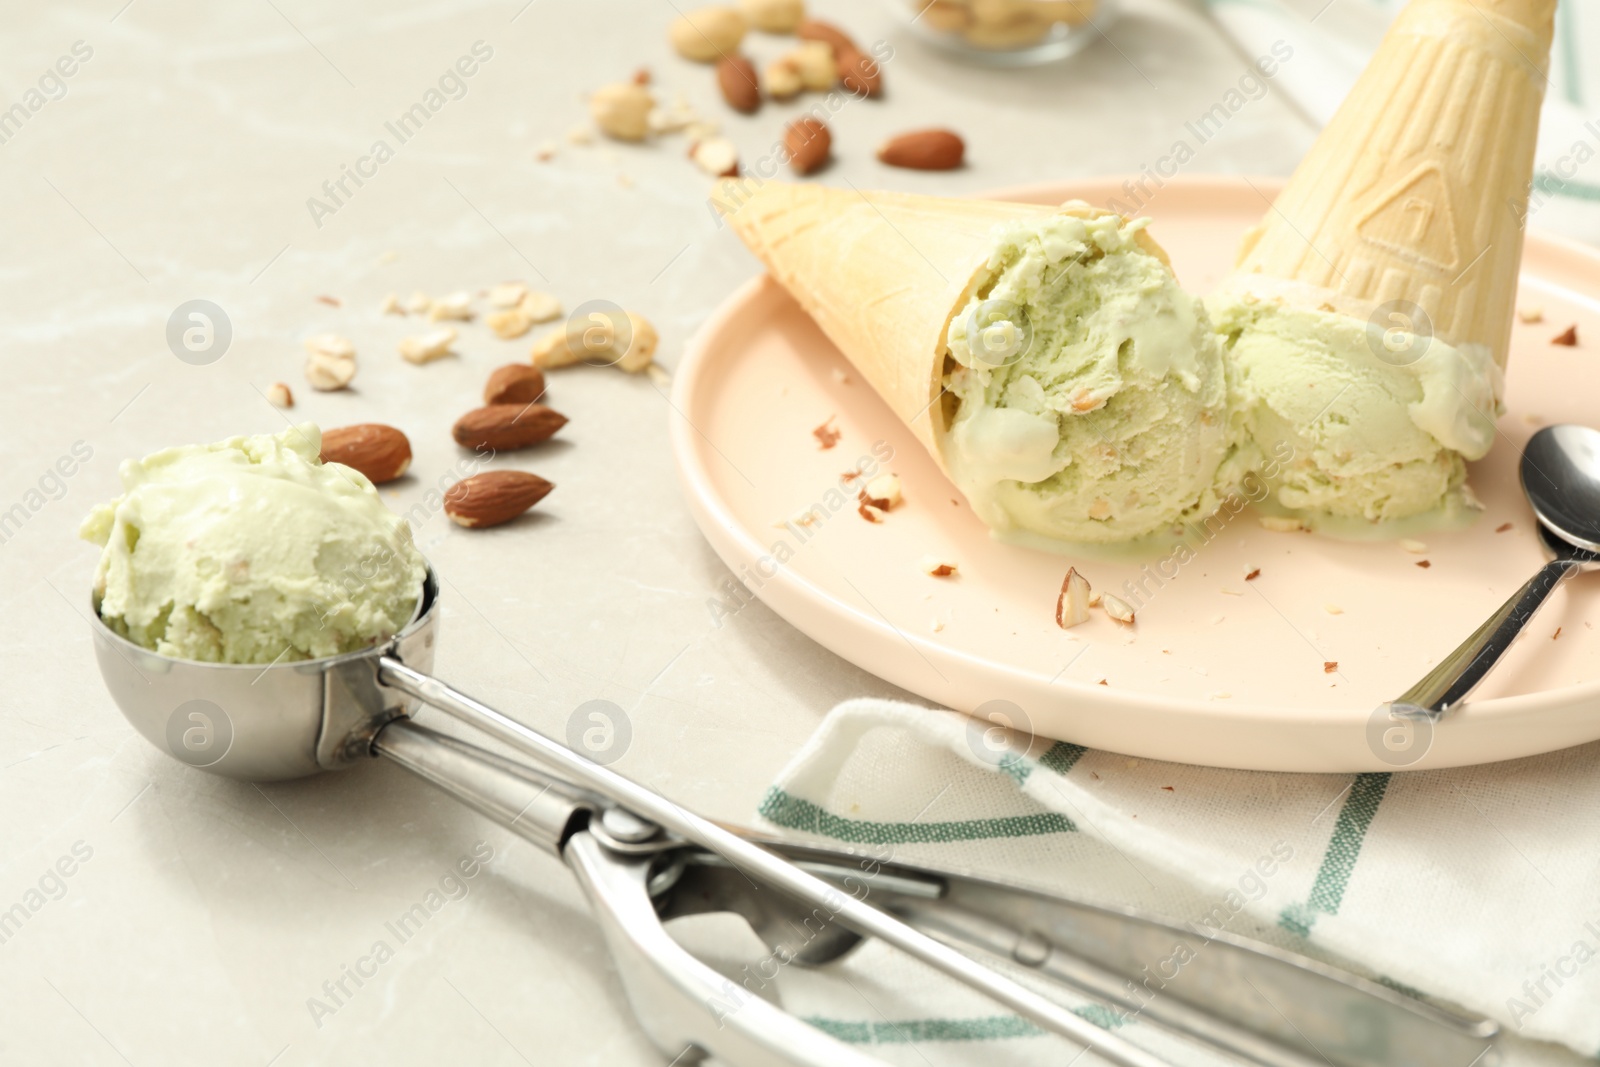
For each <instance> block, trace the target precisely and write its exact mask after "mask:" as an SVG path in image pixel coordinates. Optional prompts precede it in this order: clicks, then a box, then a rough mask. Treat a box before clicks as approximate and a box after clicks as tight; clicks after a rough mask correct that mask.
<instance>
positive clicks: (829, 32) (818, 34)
mask: <svg viewBox="0 0 1600 1067" xmlns="http://www.w3.org/2000/svg"><path fill="white" fill-rule="evenodd" d="M794 34H795V36H796V37H798V38H800V39H801V40H802V41H821V42H823V43H824V44H827V45H829V46H831V47H832V48H833V51H834V54H836V55H837V54H838V53H839V52H842V51H845V50H846V49H848V50H849V51H852V52H859V51H861V49H860V48H858V47H856V43H855V42H854V41H852V40H851V39H850V35H849V34H848V33H845V32H844V31H843V30H841V29H840V28H839V27H837V26H835V25H834V24H833V23H831V22H824V21H822V20H821V19H806V20H805V21H804V22H802V23H801V24H800V25H798V26H796V27H795V30H794Z"/></svg>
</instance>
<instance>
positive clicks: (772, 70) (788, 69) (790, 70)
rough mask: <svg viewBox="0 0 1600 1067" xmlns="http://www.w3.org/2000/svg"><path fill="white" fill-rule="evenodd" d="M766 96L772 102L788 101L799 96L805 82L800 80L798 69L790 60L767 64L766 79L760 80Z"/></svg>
mask: <svg viewBox="0 0 1600 1067" xmlns="http://www.w3.org/2000/svg"><path fill="white" fill-rule="evenodd" d="M762 80H763V82H764V83H765V85H766V87H767V95H768V96H770V97H772V99H774V100H790V99H793V98H794V97H796V96H799V95H800V91H801V90H802V89H804V88H805V87H806V86H805V82H803V81H801V80H800V67H799V66H798V65H797V64H796V63H795V61H794V60H793V59H792V58H785V59H780V60H777V61H776V62H773V63H768V64H767V70H766V77H765V78H763V79H762Z"/></svg>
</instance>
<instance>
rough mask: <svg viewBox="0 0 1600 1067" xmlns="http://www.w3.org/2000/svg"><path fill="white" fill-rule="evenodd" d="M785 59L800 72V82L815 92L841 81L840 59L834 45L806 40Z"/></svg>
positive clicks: (830, 87) (827, 88)
mask: <svg viewBox="0 0 1600 1067" xmlns="http://www.w3.org/2000/svg"><path fill="white" fill-rule="evenodd" d="M784 59H785V60H787V61H789V62H791V63H793V64H794V68H795V70H797V71H798V72H799V73H800V84H802V85H804V86H805V87H806V88H807V89H810V90H811V91H813V92H818V93H825V92H827V91H828V90H829V89H832V88H833V87H834V86H835V85H837V84H838V82H839V61H838V60H837V59H835V58H834V55H833V46H832V45H830V44H827V43H825V42H823V41H806V42H805V43H804V44H802V45H801V46H800V47H799V48H797V49H795V50H794V51H793V52H791V53H789V54H788V55H787V56H785V57H784Z"/></svg>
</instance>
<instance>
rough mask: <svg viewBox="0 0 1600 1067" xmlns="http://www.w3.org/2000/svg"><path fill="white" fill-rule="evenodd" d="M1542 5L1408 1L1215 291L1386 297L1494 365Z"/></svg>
mask: <svg viewBox="0 0 1600 1067" xmlns="http://www.w3.org/2000/svg"><path fill="white" fill-rule="evenodd" d="M1555 7H1556V0H1411V3H1410V5H1409V6H1408V7H1406V8H1405V10H1403V11H1402V12H1401V13H1400V15H1399V17H1398V18H1396V20H1395V22H1394V25H1393V26H1392V27H1391V28H1390V30H1389V32H1388V34H1387V36H1386V37H1385V38H1384V40H1383V43H1382V44H1381V45H1380V46H1379V48H1378V51H1377V52H1376V54H1375V55H1374V56H1373V58H1372V61H1371V63H1370V64H1369V65H1368V67H1367V69H1366V71H1365V72H1364V73H1363V74H1362V75H1361V78H1360V79H1359V80H1358V81H1357V82H1356V85H1355V87H1354V88H1353V89H1352V90H1351V92H1350V95H1349V97H1348V98H1346V100H1345V102H1344V104H1343V106H1342V107H1341V108H1340V109H1339V112H1338V113H1337V114H1336V115H1335V116H1334V118H1333V121H1332V122H1330V123H1329V124H1328V127H1327V128H1326V129H1325V130H1324V131H1323V132H1322V134H1321V136H1320V137H1318V139H1317V142H1316V144H1315V145H1314V146H1313V147H1312V149H1311V151H1310V153H1308V154H1307V156H1306V158H1305V160H1304V161H1303V162H1302V163H1301V164H1300V167H1299V168H1298V169H1297V170H1296V171H1295V174H1294V177H1293V178H1292V179H1291V180H1290V182H1289V185H1288V187H1287V188H1285V190H1284V192H1283V194H1282V195H1281V196H1279V197H1278V200H1277V202H1276V203H1275V204H1274V205H1273V208H1272V210H1270V211H1269V212H1268V213H1267V215H1266V217H1265V219H1264V220H1263V222H1262V223H1261V225H1260V226H1258V227H1257V228H1256V229H1255V230H1254V231H1252V232H1251V233H1250V234H1249V235H1248V236H1247V237H1246V239H1245V242H1244V245H1243V247H1242V248H1241V251H1240V259H1239V264H1238V267H1237V269H1236V271H1235V274H1234V277H1233V279H1232V281H1231V283H1230V284H1231V285H1233V286H1235V287H1242V288H1243V289H1245V290H1247V291H1252V292H1255V293H1256V294H1257V295H1260V296H1282V297H1284V298H1285V299H1287V300H1288V301H1290V302H1291V303H1295V304H1298V305H1301V306H1308V307H1323V306H1327V307H1331V308H1332V309H1334V310H1337V311H1340V312H1343V313H1345V314H1349V315H1351V316H1354V317H1356V318H1363V319H1365V318H1369V317H1370V316H1372V314H1373V313H1374V312H1375V311H1377V310H1378V309H1379V308H1382V307H1384V306H1385V305H1387V304H1388V303H1389V302H1390V301H1398V302H1400V304H1398V305H1397V307H1399V308H1400V309H1402V310H1401V312H1400V313H1401V315H1402V316H1404V315H1405V314H1406V311H1407V309H1409V310H1411V312H1412V313H1413V314H1414V313H1415V309H1420V312H1421V316H1420V317H1421V318H1422V319H1423V321H1422V322H1421V323H1420V324H1419V326H1420V327H1422V328H1427V329H1431V332H1432V333H1433V334H1434V335H1435V336H1437V337H1439V338H1441V339H1442V340H1444V341H1446V342H1447V343H1449V344H1452V345H1456V346H1461V345H1467V344H1475V345H1483V346H1485V347H1486V348H1488V349H1489V351H1490V352H1492V353H1493V355H1494V357H1495V359H1496V361H1497V362H1498V363H1499V364H1500V366H1501V367H1502V368H1503V367H1504V366H1505V360H1506V350H1507V345H1508V343H1509V339H1510V336H1511V320H1512V313H1513V310H1514V303H1515V297H1516V280H1517V271H1518V266H1519V264H1520V262H1521V258H1522V236H1523V221H1524V216H1525V215H1526V211H1527V199H1528V188H1529V182H1530V180H1531V179H1532V176H1533V160H1534V144H1535V140H1536V137H1537V134H1538V128H1539V109H1540V105H1541V102H1542V100H1543V96H1544V86H1545V69H1546V67H1547V66H1548V60H1549V55H1550V41H1551V35H1552V31H1553V22H1554V17H1555ZM1384 325H1385V327H1387V326H1388V325H1389V322H1387V321H1386V322H1385V323H1384Z"/></svg>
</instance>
